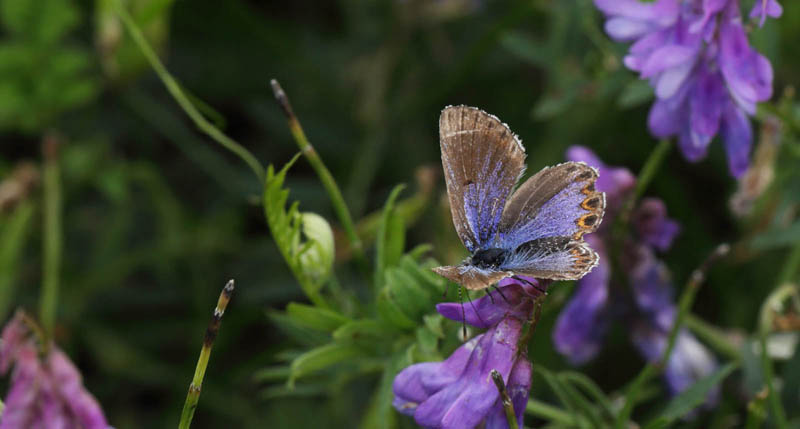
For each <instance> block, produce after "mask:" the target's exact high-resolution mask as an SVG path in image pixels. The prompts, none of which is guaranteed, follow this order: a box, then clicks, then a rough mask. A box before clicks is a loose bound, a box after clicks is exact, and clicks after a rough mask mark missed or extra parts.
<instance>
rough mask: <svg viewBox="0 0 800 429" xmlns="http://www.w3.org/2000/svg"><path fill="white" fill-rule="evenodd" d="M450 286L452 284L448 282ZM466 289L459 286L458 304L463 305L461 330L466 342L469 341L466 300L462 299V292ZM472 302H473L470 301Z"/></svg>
mask: <svg viewBox="0 0 800 429" xmlns="http://www.w3.org/2000/svg"><path fill="white" fill-rule="evenodd" d="M447 284H448V285H449V284H450V282H447ZM462 289H464V288H462V287H461V285H459V286H458V303H459V304H460V305H461V329H462V333H463V337H464V341H467V314H466V312H465V311H464V300H463V299H462V298H461V290H462ZM467 297H469V294H467ZM470 302H472V301H470Z"/></svg>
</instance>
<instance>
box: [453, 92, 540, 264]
mask: <svg viewBox="0 0 800 429" xmlns="http://www.w3.org/2000/svg"><path fill="white" fill-rule="evenodd" d="M439 144H440V146H441V150H442V166H443V168H444V173H445V182H446V183H447V193H448V196H449V199H450V211H451V213H452V215H453V225H454V226H455V228H456V232H457V233H458V236H459V238H461V241H462V242H463V243H464V245H465V246H466V247H467V248H468V249H469V248H470V247H472V249H470V250H475V248H476V247H477V245H478V243H479V240H478V238H479V236H480V235H481V231H473V228H472V227H471V226H470V222H469V219H468V217H467V213H466V209H465V203H466V204H473V206H474V207H476V209H477V211H478V213H479V215H478V216H476V217H477V219H473V225H475V227H476V229H480V228H496V226H497V225H491V224H487V222H486V220H487V219H498V218H499V215H500V214H501V213H502V210H503V208H504V206H505V201H506V199H507V197H508V195H509V193H510V192H511V189H512V188H513V187H514V185H515V184H516V183H517V180H518V179H519V176H520V175H521V174H522V172H523V170H524V168H525V149H524V148H523V147H522V144H521V143H520V142H519V140H518V139H517V137H516V136H515V135H514V134H513V133H512V132H511V130H510V129H509V128H508V127H507V126H506V125H505V124H503V123H502V122H500V120H499V119H497V117H495V116H493V115H490V114H488V113H486V112H484V111H482V110H480V109H477V108H474V107H468V106H450V107H447V108H445V109H444V110H443V111H442V115H441V117H440V118H439ZM470 185H473V186H475V187H476V189H477V194H478V195H480V196H482V197H483V200H482V201H480V202H479V201H477V199H476V201H465V193H466V191H467V188H468V187H469V186H470ZM485 232H486V231H484V235H485ZM468 243H469V244H468Z"/></svg>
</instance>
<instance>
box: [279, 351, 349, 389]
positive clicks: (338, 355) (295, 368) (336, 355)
mask: <svg viewBox="0 0 800 429" xmlns="http://www.w3.org/2000/svg"><path fill="white" fill-rule="evenodd" d="M361 354H362V352H361V349H360V348H358V347H356V346H354V345H351V344H339V343H333V344H328V345H324V346H322V347H317V348H315V349H311V350H309V351H307V352H305V353H303V354H302V355H300V356H298V357H297V358H296V359H295V360H293V361H292V365H291V371H290V374H289V381H288V382H287V385H288V386H289V388H293V387H294V382H295V380H297V379H298V378H300V377H303V376H306V375H308V374H312V373H315V372H317V371H321V370H323V369H325V368H328V367H331V366H333V365H336V364H338V363H342V362H345V361H348V360H351V359H353V358H355V357H357V356H359V355H361Z"/></svg>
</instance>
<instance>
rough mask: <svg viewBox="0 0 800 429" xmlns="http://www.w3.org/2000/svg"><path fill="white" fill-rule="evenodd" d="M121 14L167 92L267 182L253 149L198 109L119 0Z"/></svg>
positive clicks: (198, 124)
mask: <svg viewBox="0 0 800 429" xmlns="http://www.w3.org/2000/svg"><path fill="white" fill-rule="evenodd" d="M114 5H115V8H116V11H117V14H118V15H119V17H120V19H122V22H123V24H125V28H126V29H127V30H128V33H129V34H130V36H131V38H132V39H133V41H134V43H136V45H137V46H138V47H139V50H140V51H141V52H142V54H143V55H144V57H145V58H146V59H147V61H148V62H149V63H150V66H151V67H152V68H153V70H154V71H155V72H156V74H157V75H158V78H159V79H161V82H163V83H164V86H166V87H167V91H169V93H170V94H171V95H172V97H173V98H174V99H175V101H177V102H178V105H180V106H181V108H182V109H183V111H184V112H186V114H187V115H188V116H189V118H191V119H192V121H193V122H194V123H195V125H197V128H199V129H200V131H202V132H204V133H205V134H206V135H208V136H209V137H211V138H212V139H213V140H214V141H216V142H217V143H219V144H220V145H222V146H223V147H224V148H225V149H228V150H229V151H231V152H233V153H234V154H235V155H236V156H238V157H239V158H241V159H242V160H243V161H244V162H245V163H246V164H247V165H248V167H250V169H251V170H253V173H255V175H256V176H257V177H258V180H259V183H261V184H263V183H264V167H263V166H262V165H261V163H260V162H259V161H258V159H256V157H255V156H253V154H252V153H250V151H248V150H247V149H246V148H245V147H244V146H242V145H241V144H239V143H237V142H236V141H235V140H233V139H232V138H230V137H228V136H226V135H225V134H224V133H223V132H222V131H220V129H219V128H217V127H216V126H214V124H212V123H211V122H209V121H208V120H207V119H206V118H205V117H204V116H203V114H202V113H200V111H199V110H198V109H197V107H196V106H195V105H194V104H193V103H192V101H191V100H190V97H189V96H188V95H187V94H186V93H185V91H184V90H183V89H182V88H181V85H180V84H179V83H178V81H176V80H175V78H174V77H172V75H171V74H170V73H169V71H168V70H167V68H166V67H164V64H163V63H162V62H161V60H160V59H159V58H158V55H156V53H155V51H153V48H152V47H151V46H150V44H149V43H148V42H147V39H146V38H145V37H144V35H143V34H142V32H141V30H140V29H139V27H138V26H137V25H136V23H135V22H134V20H133V18H132V17H131V15H130V14H129V13H128V11H127V10H125V8H124V7H123V5H122V2H121V1H119V0H117V1H115V2H114Z"/></svg>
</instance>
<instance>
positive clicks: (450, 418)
mask: <svg viewBox="0 0 800 429" xmlns="http://www.w3.org/2000/svg"><path fill="white" fill-rule="evenodd" d="M528 280H529V281H530V283H531V284H526V283H525V282H519V281H517V280H513V279H506V280H503V281H501V282H500V284H499V287H500V288H501V289H502V294H503V297H505V298H502V297H500V296H499V295H500V294H499V293H495V294H494V297H492V298H490V297H489V296H485V297H483V298H480V299H477V300H475V301H474V302H473V304H474V305H464V306H463V307H462V305H461V304H460V303H444V304H439V305H437V307H436V309H437V311H439V313H441V314H442V315H443V316H444V317H447V318H449V319H453V320H457V321H465V322H466V323H469V324H470V325H473V326H475V327H478V328H487V331H486V332H485V333H483V334H481V335H478V336H476V337H475V338H473V339H471V340H469V341H468V342H466V343H464V344H463V345H462V346H461V347H459V348H458V349H456V351H455V352H453V354H452V355H450V357H449V358H447V359H446V360H445V361H443V362H424V363H418V364H415V365H411V366H410V367H408V368H406V369H404V370H403V371H401V372H400V373H399V374H397V376H396V377H395V379H394V384H393V390H394V395H395V398H394V401H393V404H394V407H395V408H396V409H397V410H398V411H400V412H401V413H403V414H406V415H409V416H413V417H414V420H416V422H417V423H418V424H419V425H421V426H424V427H435V428H463V427H475V426H477V425H479V424H480V423H482V422H483V423H485V427H486V428H501V427H502V428H505V427H508V423H507V421H506V417H505V412H504V410H503V407H502V403H501V400H500V399H499V393H498V392H497V388H496V386H495V385H494V382H493V381H492V378H491V376H490V372H491V371H492V370H493V369H494V370H497V371H498V372H499V373H500V374H501V375H502V376H503V380H504V381H505V383H506V386H507V389H508V393H509V395H510V396H511V399H512V402H513V403H514V411H515V412H516V413H517V419H518V421H519V422H520V424H521V423H522V413H523V411H524V410H525V404H526V403H527V401H528V390H529V389H530V383H531V363H530V361H529V360H528V358H527V345H525V344H522V345H520V344H519V342H520V337H521V334H522V329H523V324H524V323H525V322H526V321H527V320H528V318H529V317H530V314H531V311H532V310H533V305H534V298H535V297H536V296H537V295H538V293H539V292H538V290H537V289H536V287H540V286H538V284H537V281H536V280H534V279H528ZM462 314H463V316H462Z"/></svg>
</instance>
